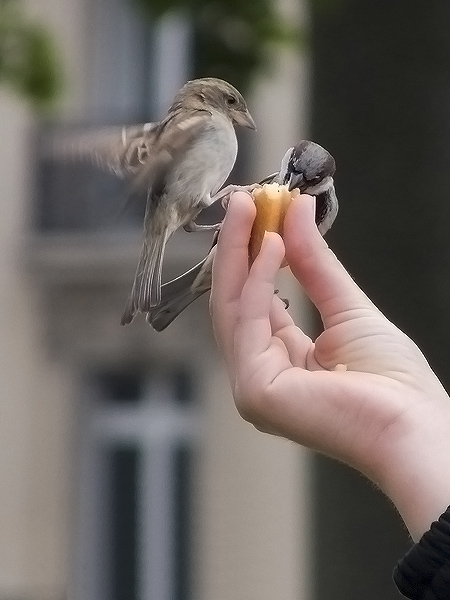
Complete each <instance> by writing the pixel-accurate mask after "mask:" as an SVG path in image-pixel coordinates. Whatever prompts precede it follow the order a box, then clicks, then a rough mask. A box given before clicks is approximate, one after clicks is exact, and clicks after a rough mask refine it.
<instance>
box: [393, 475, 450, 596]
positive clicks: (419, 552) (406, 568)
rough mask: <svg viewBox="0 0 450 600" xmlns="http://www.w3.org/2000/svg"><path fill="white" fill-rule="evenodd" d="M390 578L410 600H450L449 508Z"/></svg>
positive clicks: (399, 564) (398, 565)
mask: <svg viewBox="0 0 450 600" xmlns="http://www.w3.org/2000/svg"><path fill="white" fill-rule="evenodd" d="M449 476H450V474H449ZM393 577H394V581H395V583H396V585H397V587H398V589H399V590H400V592H401V593H402V594H403V595H404V596H406V597H407V598H410V599H411V600H450V506H449V508H447V510H446V511H445V513H444V514H443V515H441V516H440V517H439V520H438V521H435V522H434V523H432V525H431V528H430V529H429V531H427V532H426V533H424V535H423V536H422V538H421V539H420V541H419V542H418V543H417V544H415V545H414V546H413V547H412V548H411V550H409V552H408V553H407V554H406V555H405V556H404V557H403V558H402V559H401V560H400V561H399V563H398V564H397V567H396V568H395V570H394V574H393Z"/></svg>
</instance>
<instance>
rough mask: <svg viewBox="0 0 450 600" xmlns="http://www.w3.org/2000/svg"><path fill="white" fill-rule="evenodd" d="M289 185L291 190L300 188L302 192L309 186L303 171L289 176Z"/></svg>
mask: <svg viewBox="0 0 450 600" xmlns="http://www.w3.org/2000/svg"><path fill="white" fill-rule="evenodd" d="M287 185H288V187H289V190H295V188H298V189H299V190H300V192H301V193H302V194H303V192H305V190H306V189H307V187H308V184H307V183H306V181H305V178H304V176H303V173H292V175H291V176H290V177H289V180H288V181H287Z"/></svg>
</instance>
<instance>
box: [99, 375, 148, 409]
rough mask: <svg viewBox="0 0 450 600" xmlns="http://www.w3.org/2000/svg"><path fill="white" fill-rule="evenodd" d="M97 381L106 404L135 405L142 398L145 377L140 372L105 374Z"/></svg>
mask: <svg viewBox="0 0 450 600" xmlns="http://www.w3.org/2000/svg"><path fill="white" fill-rule="evenodd" d="M96 379H97V383H98V386H99V387H100V391H101V396H102V399H103V401H104V402H105V401H106V402H115V403H126V404H133V403H137V402H139V401H140V400H141V398H142V395H143V391H144V385H145V375H144V373H143V372H141V371H139V370H136V371H133V370H130V371H124V372H123V373H120V372H112V371H111V372H104V373H100V374H99V375H98V376H97V377H96Z"/></svg>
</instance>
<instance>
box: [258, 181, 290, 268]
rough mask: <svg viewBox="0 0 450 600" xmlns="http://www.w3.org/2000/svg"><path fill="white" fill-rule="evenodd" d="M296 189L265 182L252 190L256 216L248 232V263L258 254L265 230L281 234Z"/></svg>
mask: <svg viewBox="0 0 450 600" xmlns="http://www.w3.org/2000/svg"><path fill="white" fill-rule="evenodd" d="M298 194H299V191H298V190H297V189H295V190H292V192H290V191H289V189H288V186H287V185H278V183H266V184H264V185H263V186H262V187H260V188H256V189H255V190H253V192H252V196H253V200H254V202H255V205H256V217H255V221H254V223H253V228H252V232H251V234H250V242H249V246H248V251H249V258H250V263H252V262H253V261H254V260H255V258H256V257H257V256H258V253H259V251H260V249H261V244H262V241H263V238H264V234H265V232H266V231H275V232H276V233H279V234H280V235H281V236H282V235H283V223H284V217H285V216H286V211H287V209H288V206H289V204H290V203H291V200H292V198H293V197H294V196H296V195H298Z"/></svg>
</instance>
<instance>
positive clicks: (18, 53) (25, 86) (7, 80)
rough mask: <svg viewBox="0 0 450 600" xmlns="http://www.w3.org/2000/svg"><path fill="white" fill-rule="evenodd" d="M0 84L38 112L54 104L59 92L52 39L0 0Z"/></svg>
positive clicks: (57, 71)
mask: <svg viewBox="0 0 450 600" xmlns="http://www.w3.org/2000/svg"><path fill="white" fill-rule="evenodd" d="M0 84H7V85H9V86H10V87H12V88H13V89H15V90H16V92H18V93H19V94H20V95H22V96H23V97H25V98H27V99H28V100H29V101H31V102H32V104H33V105H34V106H35V107H36V108H43V107H45V106H47V105H48V104H49V103H51V101H53V100H54V99H55V97H56V95H57V92H58V91H59V88H60V69H59V65H58V61H57V58H56V53H55V50H54V48H53V45H52V42H51V39H50V37H49V35H48V34H47V32H46V31H45V30H44V29H43V28H42V27H41V26H40V25H38V24H36V23H33V22H31V21H30V20H27V19H26V17H25V16H24V15H23V13H22V11H21V10H19V8H18V6H17V2H10V1H9V0H0Z"/></svg>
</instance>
